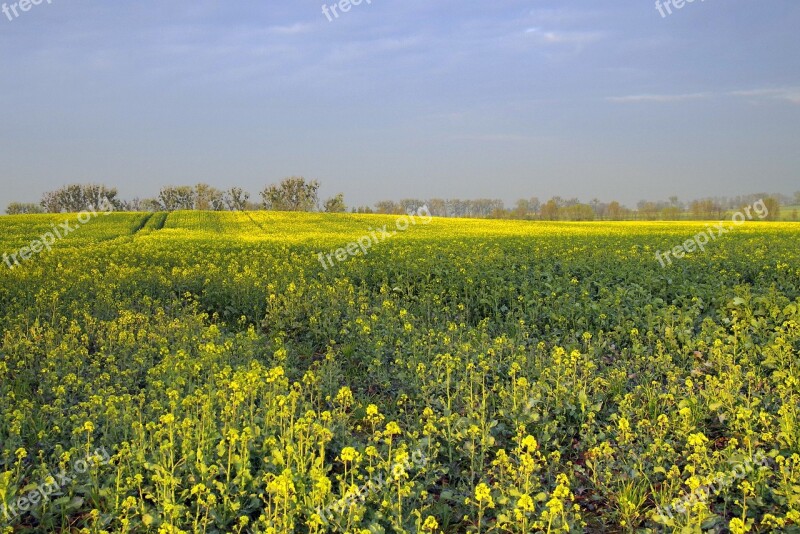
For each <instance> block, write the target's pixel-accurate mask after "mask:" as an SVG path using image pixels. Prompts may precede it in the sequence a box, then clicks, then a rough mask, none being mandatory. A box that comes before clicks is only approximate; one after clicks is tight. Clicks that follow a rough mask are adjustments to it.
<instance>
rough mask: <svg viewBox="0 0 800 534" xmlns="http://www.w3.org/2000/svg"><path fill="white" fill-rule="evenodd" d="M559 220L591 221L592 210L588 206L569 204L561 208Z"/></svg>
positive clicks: (592, 218)
mask: <svg viewBox="0 0 800 534" xmlns="http://www.w3.org/2000/svg"><path fill="white" fill-rule="evenodd" d="M560 211H561V218H563V219H566V220H569V221H593V220H594V210H593V209H592V207H591V206H590V205H589V204H570V205H569V206H565V207H563V208H561V210H560Z"/></svg>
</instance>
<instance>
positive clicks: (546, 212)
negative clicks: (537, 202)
mask: <svg viewBox="0 0 800 534" xmlns="http://www.w3.org/2000/svg"><path fill="white" fill-rule="evenodd" d="M559 200H560V197H553V198H551V199H550V200H548V201H547V202H545V203H544V206H542V208H541V209H540V210H539V216H540V217H541V218H542V220H543V221H557V220H558V219H559V215H560V213H559V212H560V211H561V207H560V206H559Z"/></svg>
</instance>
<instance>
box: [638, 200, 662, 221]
mask: <svg viewBox="0 0 800 534" xmlns="http://www.w3.org/2000/svg"><path fill="white" fill-rule="evenodd" d="M636 207H637V208H638V211H639V218H640V219H643V220H645V221H654V220H656V219H658V205H656V203H655V202H648V201H646V200H641V201H639V203H638V204H637V206H636Z"/></svg>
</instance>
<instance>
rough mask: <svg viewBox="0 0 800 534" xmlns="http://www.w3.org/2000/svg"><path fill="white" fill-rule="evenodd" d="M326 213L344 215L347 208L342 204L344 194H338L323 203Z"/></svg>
mask: <svg viewBox="0 0 800 534" xmlns="http://www.w3.org/2000/svg"><path fill="white" fill-rule="evenodd" d="M323 207H324V209H325V212H326V213H344V212H345V211H347V206H346V205H345V203H344V193H339V194H338V195H336V196H335V197H331V198H329V199H328V200H326V201H325V204H324V205H323Z"/></svg>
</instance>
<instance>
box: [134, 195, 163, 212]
mask: <svg viewBox="0 0 800 534" xmlns="http://www.w3.org/2000/svg"><path fill="white" fill-rule="evenodd" d="M138 209H140V210H141V211H163V210H164V206H162V205H161V202H159V201H158V200H157V199H155V198H143V199H142V200H141V201H139V208H138Z"/></svg>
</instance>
